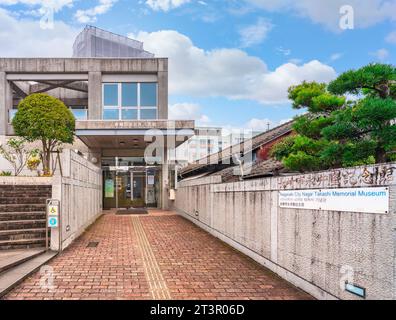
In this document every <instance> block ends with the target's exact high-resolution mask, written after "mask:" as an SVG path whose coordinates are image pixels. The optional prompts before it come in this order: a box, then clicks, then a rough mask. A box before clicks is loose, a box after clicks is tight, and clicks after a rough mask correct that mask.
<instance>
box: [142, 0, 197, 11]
mask: <svg viewBox="0 0 396 320" xmlns="http://www.w3.org/2000/svg"><path fill="white" fill-rule="evenodd" d="M188 2H190V0H147V1H146V4H147V5H148V6H149V7H150V8H151V9H153V10H155V11H165V12H166V11H169V10H171V9H175V8H178V7H180V6H182V5H183V4H186V3H188Z"/></svg>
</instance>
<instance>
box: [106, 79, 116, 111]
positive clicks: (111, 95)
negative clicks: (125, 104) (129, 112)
mask: <svg viewBox="0 0 396 320" xmlns="http://www.w3.org/2000/svg"><path fill="white" fill-rule="evenodd" d="M104 105H105V106H106V107H109V106H110V107H111V106H118V84H105V85H104Z"/></svg>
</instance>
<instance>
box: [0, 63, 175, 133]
mask: <svg viewBox="0 0 396 320" xmlns="http://www.w3.org/2000/svg"><path fill="white" fill-rule="evenodd" d="M128 76H129V77H130V76H135V77H136V79H135V80H134V81H139V79H140V78H142V79H144V78H145V77H146V78H147V77H150V78H151V79H156V80H155V81H158V116H159V119H168V59H166V58H147V59H136V58H133V59H126V58H125V59H108V58H0V135H13V134H14V132H13V129H12V126H11V125H10V124H8V110H9V109H10V108H12V105H13V97H12V90H11V87H10V82H11V81H34V80H73V81H88V118H89V120H100V119H101V118H102V104H103V103H102V83H103V82H105V81H104V80H106V79H109V77H110V78H112V79H113V81H114V79H124V80H125V79H126V78H127V77H128ZM113 81H111V82H113ZM52 91H53V92H52V93H53V94H54V96H59V97H61V98H62V99H63V100H64V101H66V100H76V99H75V98H76V96H75V94H72V95H70V96H69V95H67V96H65V93H68V92H69V91H65V90H52ZM50 93H51V92H50ZM77 97H80V98H81V97H85V95H82V96H77Z"/></svg>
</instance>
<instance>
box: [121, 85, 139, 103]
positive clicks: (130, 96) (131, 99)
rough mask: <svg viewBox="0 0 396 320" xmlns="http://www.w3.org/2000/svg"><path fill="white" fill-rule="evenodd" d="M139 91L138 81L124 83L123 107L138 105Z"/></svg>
mask: <svg viewBox="0 0 396 320" xmlns="http://www.w3.org/2000/svg"><path fill="white" fill-rule="evenodd" d="M137 106H138V92H137V83H123V84H122V107H137Z"/></svg>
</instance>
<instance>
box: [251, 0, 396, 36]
mask: <svg viewBox="0 0 396 320" xmlns="http://www.w3.org/2000/svg"><path fill="white" fill-rule="evenodd" d="M245 2H247V3H249V4H252V5H254V6H257V7H259V8H262V9H264V10H266V11H283V12H284V11H292V12H293V13H296V14H297V15H299V16H302V17H307V18H309V19H310V20H311V21H313V22H314V23H319V24H322V25H324V26H326V27H327V28H329V29H332V30H335V31H336V30H337V31H341V29H340V28H339V21H340V17H341V14H340V8H341V7H342V6H344V5H346V4H348V5H350V6H352V7H353V9H354V16H355V26H356V27H358V28H360V27H361V28H364V27H369V26H372V25H374V24H376V23H379V22H381V21H384V20H395V19H396V15H395V12H396V0H387V1H384V0H348V1H345V0H329V1H318V0H299V1H295V0H245Z"/></svg>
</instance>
